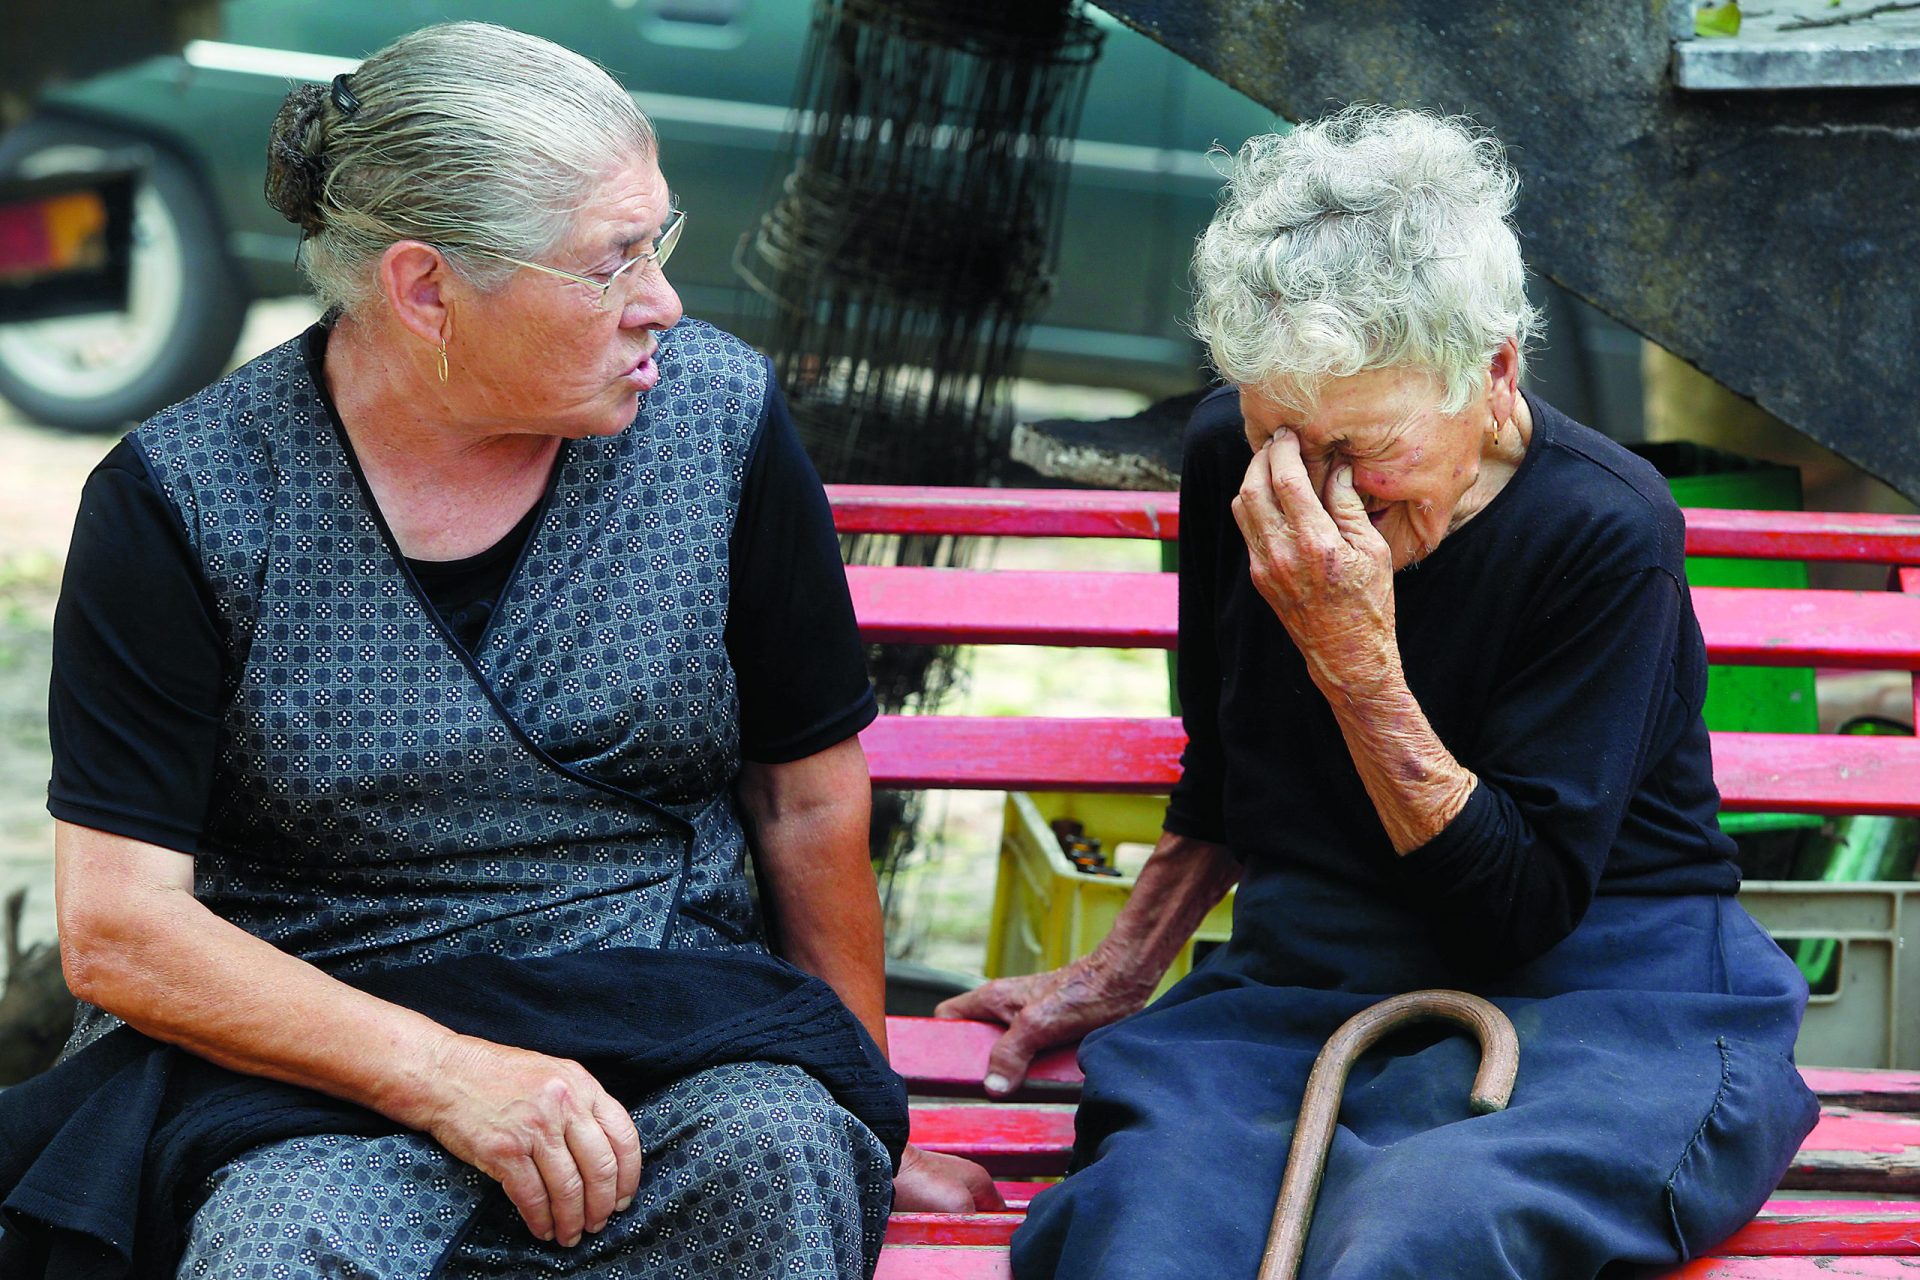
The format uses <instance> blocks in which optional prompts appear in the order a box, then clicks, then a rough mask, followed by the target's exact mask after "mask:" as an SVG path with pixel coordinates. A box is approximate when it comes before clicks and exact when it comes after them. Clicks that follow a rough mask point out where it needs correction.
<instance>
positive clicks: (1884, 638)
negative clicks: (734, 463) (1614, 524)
mask: <svg viewBox="0 0 1920 1280" xmlns="http://www.w3.org/2000/svg"><path fill="white" fill-rule="evenodd" d="M829 496H830V498H831V500H832V503H833V509H834V517H835V522H836V524H837V525H838V527H839V529H840V530H841V531H842V532H843V533H879V534H930V535H952V536H1001V537H1009V536H1010V537H1067V538H1140V539H1158V540H1169V539H1173V538H1176V537H1178V535H1179V501H1178V498H1177V496H1176V495H1174V494H1161V493H1152V494H1149V493H1103V492H1088V491H1055V490H1034V491H1020V490H970V489H913V488H893V487H881V486H830V487H829ZM1687 550H1688V552H1689V553H1690V554H1694V555H1714V556H1733V557H1744V558H1754V559H1793V560H1818V561H1840V562H1850V563H1865V564H1878V565H1885V566H1888V567H1889V569H1890V578H1889V585H1890V586H1891V587H1893V588H1894V589H1893V590H1890V591H1885V592H1842V591H1776V590H1766V589H1756V588H1745V589H1742V588H1722V589H1713V588H1698V589H1696V590H1695V592H1694V600H1695V605H1696V608H1697V610H1698V612H1699V615H1700V622H1701V628H1702V631H1703V632H1704V633H1705V636H1706V640H1707V648H1708V653H1709V656H1710V657H1711V659H1712V660H1713V661H1715V662H1721V663H1736V664H1744V665H1756V666H1806V665H1818V666H1822V667H1848V668H1863V669H1884V670H1895V671H1902V672H1908V673H1911V672H1914V671H1920V518H1913V517H1901V516H1879V515H1833V514H1824V513H1811V512H1810V513H1800V512H1753V511H1707V510H1700V511H1689V512H1688V513H1687ZM848 580H849V583H850V585H851V587H852V591H853V597H854V606H855V611H856V613H857V615H858V617H859V620H860V626H861V631H862V634H863V635H864V636H865V637H866V638H868V639H869V640H872V641H876V642H882V643H928V644H1033V645H1050V646H1060V647H1083V646H1101V647H1122V648H1163V649H1164V648H1172V647H1173V646H1174V644H1175V642H1176V627H1175V623H1174V613H1175V581H1174V578H1173V575H1171V574H1151V573H1080V572H1060V573H1051V572H1048V573H1040V572H1012V571H998V572H996V571H981V570H943V569H908V568H862V567H854V568H850V569H849V570H848ZM1916 706H1917V707H1920V697H1917V698H1916ZM862 741H863V743H864V745H865V747H866V751H867V757H868V763H869V767H870V768H871V770H872V773H873V779H874V785H875V786H878V787H891V788H922V787H928V788H985V789H992V790H1002V789H1020V790H1040V791H1132V792H1145V793H1154V792H1163V791H1165V790H1166V789H1167V788H1168V787H1169V786H1170V785H1171V784H1172V783H1173V782H1174V780H1175V779H1176V778H1177V776H1178V770H1179V758H1180V750H1181V747H1182V745H1183V744H1184V737H1183V734H1182V732H1181V728H1180V723H1179V721H1178V720H1176V719H1172V718H1167V717H1152V718H1100V719H1059V718H1044V717H1025V716H1021V717H961V716H941V715H929V716H886V717H882V718H881V719H880V720H879V721H877V722H876V723H875V724H874V725H873V726H872V727H871V728H870V729H869V730H868V731H867V732H866V733H865V734H863V735H862ZM1713 750H1714V762H1715V774H1716V777H1717V779H1718V781H1719V784H1720V791H1721V796H1722V799H1723V801H1724V803H1725V805H1726V807H1727V808H1728V809H1732V810H1749V811H1762V812H1775V813H1779V812H1800V813H1818V814H1845V813H1886V814H1901V815H1920V740H1916V739H1910V738H1889V737H1845V736H1838V735H1796V734H1760V733H1716V734H1715V735H1714V739H1713ZM998 1033H999V1029H998V1028H995V1027H991V1026H988V1025H985V1024H981V1023H968V1022H941V1021H937V1020H933V1019H918V1018H895V1019H889V1035H890V1038H891V1041H892V1046H893V1056H894V1062H895V1065H896V1066H897V1067H899V1069H900V1070H901V1072H902V1073H903V1074H904V1075H906V1077H907V1078H908V1080H909V1082H910V1084H911V1086H912V1089H913V1092H914V1094H915V1096H916V1102H915V1105H914V1108H913V1133H914V1140H915V1141H916V1142H918V1143H919V1144H920V1145H922V1146H925V1147H927V1148H930V1149H932V1150H937V1151H949V1152H954V1153H957V1154H961V1155H966V1156H968V1157H970V1158H973V1159H976V1160H978V1161H980V1162H981V1163H982V1164H984V1165H985V1166H986V1167H987V1168H988V1169H989V1170H990V1171H991V1172H992V1173H993V1174H994V1175H995V1177H996V1178H997V1179H1023V1178H1024V1179H1031V1178H1042V1177H1051V1176H1057V1175H1058V1174H1060V1173H1062V1172H1063V1171H1064V1169H1065V1166H1066V1161H1067V1155H1068V1151H1069V1148H1070V1146H1071V1143H1072V1133H1073V1116H1072V1106H1073V1103H1074V1102H1075V1101H1076V1100H1077V1098H1078V1096H1079V1084H1080V1075H1079V1071H1078V1069H1077V1068H1076V1067H1075V1065H1074V1062H1073V1057H1072V1054H1071V1052H1070V1051H1066V1050H1062V1051H1058V1052H1055V1053H1053V1054H1050V1055H1048V1056H1046V1057H1044V1058H1042V1059H1041V1060H1040V1062H1039V1063H1037V1064H1036V1066H1035V1068H1034V1070H1033V1072H1032V1074H1031V1076H1030V1077H1029V1080H1028V1083H1027V1084H1026V1086H1025V1087H1024V1088H1023V1089H1022V1090H1021V1092H1020V1093H1019V1094H1018V1095H1017V1096H1015V1097H1014V1098H1012V1099H1009V1100H1006V1101H1002V1102H992V1103H989V1102H986V1101H984V1098H985V1092H984V1089H983V1088H982V1085H981V1080H982V1077H983V1076H984V1074H985V1071H986V1060H987V1052H988V1048H989V1046H990V1045H991V1044H992V1042H993V1040H994V1038H995V1037H996V1036H997V1035H998ZM1803 1074H1804V1075H1805V1076H1806V1078H1807V1081H1808V1083H1809V1084H1810V1085H1811V1086H1812V1087H1813V1089H1814V1090H1815V1092H1816V1093H1818V1094H1819V1095H1820V1097H1821V1100H1822V1113H1821V1119H1820V1123H1819V1125H1818V1127H1817V1128H1816V1129H1815V1130H1814V1132H1813V1134H1812V1135H1811V1136H1810V1137H1809V1138H1808V1139H1807V1141H1806V1143H1805V1144H1804V1145H1803V1147H1802V1148H1801V1151H1800V1153H1799V1156H1798V1158H1797V1159H1796V1160H1795V1161H1794V1164H1793V1166H1792V1167H1791V1168H1790V1169H1789V1170H1788V1173H1787V1175H1786V1177H1785V1179H1784V1180H1783V1181H1782V1183H1781V1188H1780V1192H1779V1193H1778V1194H1777V1195H1776V1196H1775V1198H1773V1199H1772V1200H1770V1201H1769V1202H1768V1204H1767V1206H1766V1207H1765V1209H1764V1210H1763V1211H1762V1212H1761V1213H1760V1215H1759V1216H1758V1217H1757V1218H1756V1219H1755V1220H1754V1221H1753V1222H1752V1223H1750V1224H1749V1225H1748V1226H1747V1227H1746V1228H1744V1229H1743V1230H1742V1231H1741V1232H1740V1233H1739V1234H1738V1235H1736V1236H1735V1237H1734V1238H1733V1239H1732V1240H1729V1241H1728V1242H1727V1243H1726V1244H1725V1245H1723V1246H1722V1247H1721V1249H1720V1250H1719V1251H1718V1253H1717V1256H1715V1257H1712V1258H1705V1259H1699V1260H1696V1261H1695V1262H1693V1263H1691V1264H1689V1265H1687V1266H1685V1267H1682V1268H1679V1269H1677V1270H1673V1271H1670V1272H1668V1273H1666V1274H1667V1276H1669V1277H1674V1278H1678V1277H1688V1278H1689V1280H1706V1278H1708V1277H1713V1278H1715V1280H1797V1278H1799V1277H1807V1278H1808V1280H1813V1277H1816V1276H1817V1277H1822V1278H1828V1277H1834V1276H1859V1277H1891V1276H1912V1277H1916V1278H1917V1280H1920V1199H1913V1200H1908V1199H1900V1198H1898V1197H1904V1196H1920V1072H1912V1071H1866V1070H1836V1069H1819V1068H1811V1067H1810V1068H1807V1069H1805V1070H1804V1072H1803ZM1000 1185H1001V1188H1002V1191H1003V1193H1004V1194H1005V1195H1006V1197H1007V1200H1008V1204H1009V1206H1010V1211H1009V1212H1007V1213H993V1214H905V1213H903V1214H896V1215H895V1216H894V1218H893V1220H892V1223H891V1224H890V1226H889V1230H888V1244H887V1247H886V1250H885V1251H884V1253H883V1255H882V1259H881V1263H880V1271H879V1274H880V1276H881V1277H883V1280H995V1278H1000V1277H1005V1276H1007V1275H1008V1270H1007V1254H1006V1243H1007V1241H1008V1240H1009V1239H1010V1237H1011V1235H1012V1232H1013V1230H1014V1228H1015V1227H1016V1226H1017V1225H1018V1223H1019V1222H1020V1220H1021V1216H1022V1213H1023V1212H1024V1209H1025V1205H1026V1202H1027V1200H1028V1199H1030V1198H1031V1196H1032V1194H1033V1193H1034V1191H1035V1190H1036V1184H1034V1183H1031V1182H1019V1181H1002V1182H1001V1184H1000ZM1836 1193H1838V1194H1840V1195H1843V1196H1846V1197H1848V1198H1818V1199H1809V1198H1805V1197H1807V1196H1808V1195H1815V1196H1821V1197H1832V1196H1834V1195H1835V1194H1836Z"/></svg>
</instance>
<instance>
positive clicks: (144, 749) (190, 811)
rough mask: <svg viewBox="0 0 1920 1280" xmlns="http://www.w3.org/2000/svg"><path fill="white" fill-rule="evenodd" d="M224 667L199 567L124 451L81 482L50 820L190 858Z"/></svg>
mask: <svg viewBox="0 0 1920 1280" xmlns="http://www.w3.org/2000/svg"><path fill="white" fill-rule="evenodd" d="M223 668H224V658H223V654H222V648H221V643H220V635H219V631H218V627H217V624H216V623H215V621H214V612H213V606H212V602H211V600H210V599H209V597H208V594H207V589H206V583H205V580H204V579H203V578H202V576H201V574H200V569H199V563H198V561H197V559H196V558H195V556H194V555H193V552H192V550H191V548H189V547H188V546H187V541H186V534H185V532H184V530H183V529H182V528H181V526H180V521H179V518H178V517H177V516H176V515H175V514H174V512H173V508H172V507H171V505H170V504H169V503H168V502H167V500H166V498H165V497H164V496H163V495H162V494H161V493H160V490H159V488H158V487H157V486H156V485H155V484H154V482H153V478H152V476H151V475H150V474H149V473H148V471H147V467H146V463H145V462H144V461H143V460H142V459H141V457H140V455H139V453H138V452H137V451H136V450H135V449H134V448H133V446H132V445H131V444H129V443H127V442H125V441H122V442H121V443H120V444H119V445H118V446H117V447H115V449H114V450H113V452H111V453H109V454H108V455H107V457H106V459H105V460H104V461H103V462H101V464H100V465H99V466H98V467H96V468H95V469H94V472H93V474H92V475H91V476H90V477H88V479H87V483H86V487H85V488H84V489H83V490H82V491H81V495H80V513H79V516H78V518H77V519H76V520H75V522H74V529H73V544H72V547H71V549H70V550H69V551H68V553H67V567H66V575H65V577H64V579H63V580H62V582H61V586H60V603H59V605H58V606H57V608H56V609H55V611H54V620H53V681H52V686H51V688H50V690H49V692H48V699H47V725H48V731H49V734H50V736H51V738H52V742H53V776H52V779H51V781H50V782H49V783H48V786H47V809H48V811H49V812H50V813H52V814H53V816H54V817H56V818H60V819H62V820H64V821H67V822H72V823H76V824H78V825H81V826H86V827H93V828H97V829H98V830H101V831H108V832H112V833H113V834H115V835H122V836H127V837H130V838H132V839H135V840H144V841H146V842H148V843H150V844H156V845H161V846H163V847H165V848H168V849H176V850H179V851H180V852H182V853H194V852H196V851H197V850H198V847H199V842H200V837H201V833H202V831H203V830H204V824H205V821H206V814H207V805H208V801H209V798H210V796H211V793H212V786H213V770H214V760H215V754H216V751H217V748H218V745H219V731H220V709H221V699H222V696H223V695H222V685H223V675H222V673H223Z"/></svg>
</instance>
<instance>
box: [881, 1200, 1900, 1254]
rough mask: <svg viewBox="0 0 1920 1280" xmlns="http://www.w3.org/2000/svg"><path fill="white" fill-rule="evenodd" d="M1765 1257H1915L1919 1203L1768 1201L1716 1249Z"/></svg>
mask: <svg viewBox="0 0 1920 1280" xmlns="http://www.w3.org/2000/svg"><path fill="white" fill-rule="evenodd" d="M1025 1219H1026V1215H1025V1214H1024V1213H1018V1212H1007V1213H896V1214H894V1215H893V1217H891V1218H890V1219H888V1221H887V1243H888V1244H944V1245H965V1246H970V1247H991V1246H995V1245H1005V1244H1007V1243H1008V1242H1009V1241H1010V1240H1012V1239H1013V1233H1014V1232H1015V1231H1016V1230H1018V1229H1019V1226H1020V1224H1021V1223H1022V1222H1023V1221H1025ZM1715 1252H1717V1253H1721V1254H1758V1255H1762V1256H1766V1257H1782V1256H1793V1255H1809V1254H1812V1255H1819V1254H1827V1255H1832V1256H1836V1257H1855V1258H1858V1257H1877V1256H1882V1255H1886V1256H1900V1257H1912V1256H1917V1255H1920V1202H1917V1201H1902V1200H1885V1201H1881V1200H1843V1201H1819V1200H1770V1201H1768V1202H1767V1206H1766V1207H1765V1208H1764V1209H1762V1210H1761V1211H1760V1214H1759V1216H1757V1217H1756V1218H1755V1219H1754V1220H1753V1221H1752V1222H1750V1223H1748V1224H1747V1225H1746V1226H1745V1227H1743V1228H1741V1229H1740V1231H1738V1232H1737V1233H1736V1234H1735V1235H1734V1236H1733V1238H1732V1239H1730V1240H1728V1241H1727V1242H1726V1243H1725V1244H1723V1245H1721V1246H1720V1247H1719V1248H1718V1249H1717V1250H1715Z"/></svg>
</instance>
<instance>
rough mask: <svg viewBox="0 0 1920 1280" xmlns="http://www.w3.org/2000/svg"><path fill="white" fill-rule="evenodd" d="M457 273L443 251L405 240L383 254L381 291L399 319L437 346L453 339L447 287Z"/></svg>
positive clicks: (388, 305)
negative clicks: (454, 272) (444, 256)
mask: <svg viewBox="0 0 1920 1280" xmlns="http://www.w3.org/2000/svg"><path fill="white" fill-rule="evenodd" d="M452 275H453V271H452V268H450V267H449V266H448V265H447V260H446V259H445V258H443V257H441V256H440V251H439V250H437V249H435V248H434V247H433V246H431V245H427V244H422V243H421V242H420V241H418V240H401V241H399V242H398V243H395V244H391V245H388V246H387V251H386V252H385V253H383V254H381V255H380V292H381V294H382V295H383V296H384V297H385V299H386V303H387V307H388V309H389V310H391V311H392V312H393V316H394V318H395V319H396V320H398V321H399V322H400V324H401V325H402V326H404V327H405V328H406V329H407V331H408V332H409V333H412V334H414V335H415V336H416V337H419V338H421V339H422V340H424V341H425V342H427V343H428V344H429V345H431V346H434V347H440V346H444V345H445V344H446V341H447V339H448V338H449V337H451V336H452V334H451V332H450V331H451V329H452V326H453V316H452V314H451V307H450V306H449V301H450V300H449V299H448V297H447V286H448V285H449V284H450V283H451V281H452Z"/></svg>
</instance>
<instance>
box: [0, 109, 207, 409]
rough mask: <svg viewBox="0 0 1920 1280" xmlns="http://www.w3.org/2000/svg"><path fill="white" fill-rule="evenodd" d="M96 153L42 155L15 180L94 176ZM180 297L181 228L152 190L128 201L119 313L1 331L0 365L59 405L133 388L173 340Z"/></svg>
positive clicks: (146, 186) (99, 161) (72, 150)
mask: <svg viewBox="0 0 1920 1280" xmlns="http://www.w3.org/2000/svg"><path fill="white" fill-rule="evenodd" d="M106 158H107V153H106V152H105V151H103V150H102V149H100V148H98V147H86V146H63V147H49V148H48V149H47V150H45V151H39V152H35V153H34V154H33V155H31V156H28V157H26V158H25V160H23V161H22V163H21V165H20V167H19V170H18V172H19V173H20V175H21V176H22V177H29V178H33V177H42V176H45V175H48V174H54V173H71V172H73V171H74V170H76V169H81V170H88V169H98V168H101V167H102V166H103V164H104V162H105V160H106ZM185 297H186V264H185V259H184V255H183V251H182V247H181V240H180V226H179V223H178V222H176V221H175V220H174V217H173V214H172V212H171V211H169V210H168V208H167V205H166V202H165V201H164V200H162V199H161V198H160V196H159V194H158V193H157V192H155V191H154V189H153V184H152V183H151V182H143V183H141V184H140V188H139V190H138V191H137V192H136V193H135V194H134V199H133V253H132V262H131V264H130V270H129V273H128V279H127V307H126V310H124V311H109V312H99V313H96V314H92V315H83V316H68V317H63V318H61V319H57V320H39V321H35V322H33V323H31V324H14V325H0V365H4V366H5V367H6V368H7V370H8V372H9V373H11V374H12V375H13V376H14V378H16V379H17V380H19V381H20V382H21V383H23V384H26V385H30V386H32V387H34V388H36V389H37V390H38V391H40V392H41V393H42V394H44V395H46V396H49V397H52V398H57V399H61V400H80V401H83V400H99V399H104V398H105V397H107V396H111V395H115V394H117V393H119V392H121V391H124V390H126V388H128V387H130V386H132V385H133V384H134V383H135V382H137V381H138V380H139V379H140V378H141V377H142V376H143V375H144V374H145V373H146V372H147V371H148V370H149V369H150V368H152V366H153V364H154V362H155V361H156V360H158V359H159V358H160V355H161V352H162V350H163V349H164V348H165V346H166V344H167V341H168V339H169V338H170V337H172V336H174V331H175V329H176V327H177V322H178V318H179V314H180V308H181V304H182V303H183V302H184V300H185Z"/></svg>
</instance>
